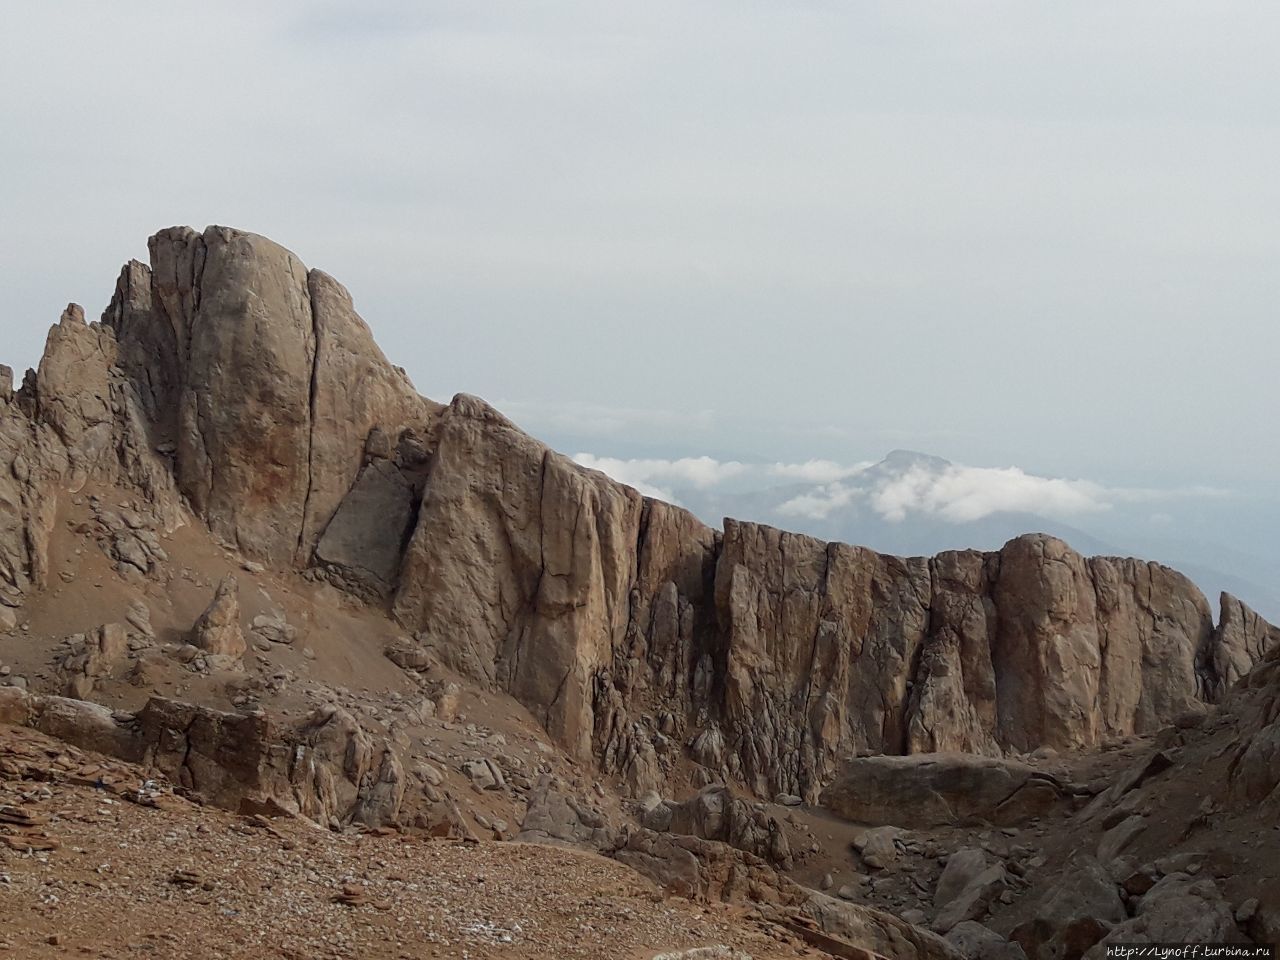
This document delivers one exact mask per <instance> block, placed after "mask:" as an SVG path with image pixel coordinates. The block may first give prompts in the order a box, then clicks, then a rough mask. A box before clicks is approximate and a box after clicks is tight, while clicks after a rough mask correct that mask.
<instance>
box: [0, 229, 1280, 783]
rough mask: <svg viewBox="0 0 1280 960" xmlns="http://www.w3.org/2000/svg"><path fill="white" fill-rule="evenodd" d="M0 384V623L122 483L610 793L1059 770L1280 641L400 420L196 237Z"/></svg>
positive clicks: (1041, 549) (329, 289) (309, 283)
mask: <svg viewBox="0 0 1280 960" xmlns="http://www.w3.org/2000/svg"><path fill="white" fill-rule="evenodd" d="M0 380H2V381H3V382H0V604H5V605H8V606H10V607H13V606H19V605H21V603H22V602H23V599H24V597H25V596H26V595H27V594H28V593H30V592H31V591H33V590H38V589H40V588H41V587H42V586H43V584H44V582H45V578H46V575H47V572H46V552H47V539H48V534H49V530H50V529H51V527H52V524H53V518H54V515H55V510H56V507H57V502H58V497H59V496H60V495H62V494H63V493H65V492H67V491H74V490H77V489H79V488H80V487H81V486H83V485H84V484H85V483H86V482H87V481H88V479H90V478H94V479H97V480H101V481H104V482H108V483H114V484H119V485H122V486H125V487H127V488H129V489H130V490H133V491H136V492H137V493H138V494H139V495H140V498H141V499H142V500H143V501H145V502H146V503H147V504H148V505H149V507H150V509H151V511H152V512H153V513H154V514H155V515H156V518H157V519H159V520H160V521H162V522H163V524H164V525H165V526H166V527H168V528H172V527H173V526H176V525H177V524H179V523H182V522H187V521H188V520H191V519H194V520H196V521H198V522H200V523H203V524H205V525H206V526H207V527H208V529H209V530H210V531H211V532H212V533H213V534H214V535H215V536H216V537H217V538H218V539H220V540H221V541H223V542H224V543H226V544H228V545H229V546H231V547H233V548H235V549H237V550H239V551H240V552H241V553H242V554H243V555H244V556H245V557H247V558H251V559H255V560H258V561H260V562H264V563H267V564H269V565H271V566H273V567H275V568H277V569H281V570H287V569H293V570H311V571H313V573H314V574H315V575H325V576H328V577H329V578H330V579H332V580H333V581H334V582H335V583H337V584H339V585H341V586H343V587H345V588H347V589H349V590H351V591H353V592H354V593H356V594H358V595H359V596H361V597H363V598H365V599H366V600H369V601H370V602H375V603H384V602H385V603H386V604H387V609H388V612H389V613H390V614H391V615H392V616H394V617H395V618H396V619H397V620H398V621H399V622H400V623H401V624H403V626H404V627H405V628H406V629H407V630H410V631H413V632H415V633H417V634H418V635H419V637H420V639H421V640H423V641H424V642H425V643H426V644H429V645H430V646H432V647H434V648H435V649H436V651H437V652H438V653H439V654H440V655H441V656H442V657H443V658H444V659H445V660H446V661H448V662H449V663H450V664H452V665H453V666H455V667H457V668H458V669H460V670H463V671H465V672H466V673H468V674H469V675H471V676H472V677H474V678H475V679H476V680H477V681H478V682H481V683H484V684H490V685H493V686H495V687H498V688H501V689H503V690H506V691H508V692H510V693H511V694H512V695H513V696H515V697H516V698H517V699H519V700H520V701H521V702H522V703H524V704H525V705H527V706H528V707H529V708H530V710H532V711H533V713H534V714H535V715H536V716H537V717H538V718H539V719H540V720H541V722H542V723H543V724H544V725H545V727H546V729H547V730H548V731H549V732H550V733H551V734H552V735H553V736H554V737H556V739H557V740H558V741H559V742H560V743H561V744H562V745H564V746H565V747H566V748H568V749H569V750H571V751H573V752H574V753H576V754H577V755H578V756H580V757H582V758H591V757H594V758H595V759H596V760H597V761H598V762H599V763H600V764H601V766H602V767H603V768H605V769H606V770H608V771H611V772H617V773H620V774H622V775H624V776H625V777H626V779H627V780H628V782H629V783H630V785H631V787H632V789H634V790H635V791H636V793H638V794H639V793H643V792H645V791H647V790H649V789H652V788H655V787H657V786H659V785H660V784H661V783H662V781H663V779H664V776H665V773H666V771H667V770H668V769H669V768H670V767H671V766H672V765H673V764H674V762H675V761H676V759H677V758H678V757H679V756H681V755H682V754H683V753H684V752H685V751H686V750H687V751H688V754H689V756H691V758H692V759H693V760H694V761H695V762H696V763H698V764H700V765H701V766H702V767H704V768H706V770H705V772H704V778H705V779H706V780H708V781H709V780H711V779H714V778H717V777H721V776H727V777H731V778H734V779H736V780H738V781H740V782H742V783H743V784H745V785H747V786H748V787H750V788H751V789H753V790H755V791H756V792H757V793H759V794H761V795H772V794H775V793H790V794H799V795H802V796H804V797H805V798H807V799H811V800H812V799H816V797H817V795H818V793H819V792H820V791H821V789H822V787H823V786H824V785H825V784H827V783H829V782H831V780H832V779H833V778H834V777H835V775H836V772H837V770H838V768H839V766H840V764H841V763H843V762H844V761H845V760H846V759H847V758H848V757H850V756H851V755H854V754H857V753H859V752H873V753H874V752H885V753H891V754H902V753H931V752H938V751H966V752H972V753H977V754H983V755H988V756H999V755H1002V754H1004V753H1006V752H1010V751H1026V750H1030V749H1032V748H1035V747H1038V746H1052V747H1059V748H1073V747H1083V746H1088V745H1091V744H1095V743H1097V742H1099V741H1100V740H1101V739H1103V738H1104V737H1107V736H1110V735H1115V734H1128V733H1133V732H1146V731H1150V730H1153V729H1156V728H1158V727H1160V726H1162V725H1163V724H1165V723H1166V722H1168V721H1169V720H1170V719H1171V718H1173V717H1174V716H1177V715H1178V714H1179V713H1182V712H1184V711H1185V710H1187V709H1188V708H1189V707H1192V706H1194V705H1195V704H1196V703H1197V702H1199V701H1203V700H1208V699H1216V698H1218V697H1220V696H1221V695H1222V694H1223V692H1224V691H1225V689H1226V687H1227V686H1228V685H1230V684H1231V683H1232V682H1234V681H1235V680H1236V679H1237V678H1238V677H1240V676H1241V675H1243V674H1244V673H1245V672H1246V671H1247V670H1248V668H1249V666H1250V665H1251V664H1252V663H1253V662H1254V661H1256V660H1257V659H1259V658H1260V657H1262V656H1263V655H1264V654H1265V653H1266V651H1267V650H1268V649H1272V648H1274V647H1275V646H1276V645H1277V644H1278V643H1280V634H1278V633H1277V631H1276V630H1275V629H1274V628H1272V627H1271V626H1270V625H1268V624H1266V623H1265V621H1262V620H1261V618H1259V617H1257V615H1256V614H1253V613H1252V611H1249V610H1248V608H1246V607H1244V605H1243V604H1241V603H1239V601H1236V600H1234V598H1230V597H1226V596H1224V598H1223V603H1222V609H1223V615H1222V619H1221V623H1220V625H1219V627H1217V628H1216V629H1215V627H1214V625H1213V620H1212V616H1211V613H1210V610H1209V607H1208V604H1207V602H1206V601H1205V599H1204V597H1203V596H1202V595H1201V594H1200V592H1199V590H1197V589H1196V587H1195V586H1194V585H1193V584H1191V583H1190V582H1189V581H1188V580H1187V579H1186V578H1185V577H1183V576H1181V575H1180V574H1178V573H1176V572H1174V571H1172V570H1169V569H1168V568H1166V567H1162V566H1160V565H1158V564H1153V563H1144V562H1141V561H1137V560H1122V559H1115V558H1094V559H1086V558H1084V557H1082V556H1080V555H1079V554H1077V553H1075V552H1074V551H1073V550H1071V549H1070V547H1068V546H1067V545H1066V544H1065V543H1062V542H1061V541H1059V540H1056V539H1054V538H1052V537H1048V536H1044V535H1039V534H1033V535H1028V536H1024V537H1020V538H1018V539H1016V540H1013V541H1011V542H1010V543H1008V544H1007V545H1006V546H1005V547H1004V548H1003V549H1002V550H1000V551H998V552H992V553H979V552H974V551H954V552H948V553H944V554H940V555H939V556H937V557H933V558H908V559H904V558H899V557H891V556H885V555H882V554H878V553H876V552H874V551H872V550H868V549H865V548H861V547H853V546H848V545H845V544H834V543H824V542H821V541H818V540H815V539H813V538H811V537H805V536H800V535H796V534H791V533H786V532H784V531H780V530H776V529H772V528H769V527H764V526H760V525H758V524H750V523H739V522H736V521H732V520H730V521H726V523H725V528H724V530H723V532H720V531H716V530H713V529H711V528H709V527H707V526H705V525H703V524H702V523H700V522H699V521H698V520H697V519H695V518H694V517H693V516H692V515H690V514H689V513H687V512H686V511H683V510H681V509H679V508H676V507H673V506H670V505H668V504H664V503H660V502H657V501H653V500H648V499H646V498H643V497H641V496H640V494H638V493H637V492H636V491H635V490H633V489H631V488H630V487H626V486H624V485H622V484H618V483H615V482H614V481H612V480H610V479H608V478H607V477H605V476H604V475H602V474H600V473H596V472H594V471H589V470H585V469H582V468H580V467H578V466H576V465H574V464H573V463H572V462H570V461H569V460H568V459H566V458H565V457H563V456H560V455H559V454H557V453H555V452H553V451H551V450H549V449H548V448H547V447H545V446H544V445H543V444H541V443H539V442H538V441H536V440H534V439H532V438H531V437H529V436H527V435H526V434H524V433H523V432H521V431H520V430H519V429H518V428H517V427H516V426H515V425H514V424H512V423H511V422H510V421H509V420H507V419H506V418H505V417H503V416H502V415H501V414H500V413H498V412H497V411H495V410H494V409H493V408H491V407H489V406H488V405H487V404H486V403H484V402H483V401H482V400H479V399H476V398H474V397H469V396H465V395H460V396H458V397H456V398H454V400H453V402H452V403H451V404H449V405H448V406H447V407H441V406H440V405H439V404H436V403H434V402H432V401H430V400H426V399H424V398H422V397H420V396H418V395H417V394H416V392H415V391H414V390H413V388H412V386H411V385H410V384H409V382H408V380H407V378H406V377H405V375H404V374H403V372H402V371H400V370H399V369H398V368H396V367H393V366H391V365H390V364H389V363H388V362H387V360H386V359H385V358H384V357H383V355H382V354H381V352H380V351H379V350H378V348H377V346H376V345H375V344H374V342H373V338H372V336H371V334H370V332H369V330H368V327H367V326H366V325H365V324H364V323H363V321H362V320H361V319H360V318H359V316H358V315H357V314H356V313H355V311H354V309H353V307H352V304H351V300H350V297H349V296H348V294H347V293H346V291H345V290H344V289H343V288H342V287H341V286H340V285H339V284H338V283H337V282H336V281H334V280H333V279H332V278H330V277H328V276H327V275H326V274H323V273H321V272H319V271H315V270H310V271H309V270H307V268H306V267H305V266H304V265H303V264H302V263H301V262H300V261H299V260H298V258H297V257H295V256H294V255H293V254H291V253H289V252H288V251H287V250H284V249H283V248H282V247H279V246H277V245H276V244H274V243H272V242H271V241H269V240H266V239H264V238H262V237H257V236H254V235H252V234H247V233H242V232H240V231H236V230H231V229H228V228H224V227H210V228H208V229H207V230H205V231H204V232H203V233H197V232H195V231H193V230H190V229H188V228H172V229H168V230H164V231H161V232H160V233H158V234H157V235H156V236H155V237H153V238H152V239H151V242H150V263H149V265H148V264H142V263H139V262H136V261H134V262H131V263H129V264H127V265H126V266H125V267H124V269H123V270H122V272H121V274H120V278H119V280H118V282H117V285H116V291H115V295H114V297H113V298H112V300H111V304H110V306H109V307H108V308H107V310H106V312H105V313H104V315H103V322H102V324H93V325H89V324H86V323H85V322H84V319H83V314H82V312H81V311H79V309H78V308H69V310H68V311H67V313H66V314H64V316H63V319H62V321H61V323H59V325H58V326H57V327H55V328H54V330H53V332H51V334H50V337H49V342H48V346H47V348H46V353H45V357H44V359H43V360H42V362H41V364H40V369H39V372H38V374H28V376H27V378H26V380H25V381H24V385H23V386H22V388H21V389H19V390H17V391H16V392H15V391H13V390H12V388H11V386H10V383H11V377H3V378H0ZM352 642H359V640H358V638H353V640H352Z"/></svg>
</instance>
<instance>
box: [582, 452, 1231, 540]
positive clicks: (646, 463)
mask: <svg viewBox="0 0 1280 960" xmlns="http://www.w3.org/2000/svg"><path fill="white" fill-rule="evenodd" d="M574 460H575V461H576V462H577V463H579V464H581V465H583V466H586V467H591V468H593V469H596V470H600V471H602V472H604V473H606V474H608V475H609V476H611V477H613V478H614V479H615V480H619V481H621V482H623V483H626V484H630V485H631V486H633V487H635V488H636V489H637V490H639V491H640V492H641V493H644V494H646V495H647V496H654V497H659V498H661V499H664V500H668V501H671V502H673V503H678V502H679V497H680V495H681V492H682V491H697V492H699V493H708V492H713V491H717V490H724V489H725V487H726V485H727V484H729V483H730V482H732V484H733V486H734V487H735V488H736V489H738V490H744V489H749V490H754V491H768V490H770V489H778V491H779V497H780V499H779V502H778V504H777V505H776V507H775V509H776V511H777V512H778V513H779V514H781V515H783V516H792V517H802V518H809V519H814V520H824V519H827V518H829V517H832V516H833V515H836V514H839V513H840V512H841V511H845V510H862V509H866V510H870V511H871V512H873V513H874V514H875V515H877V516H878V517H880V518H881V519H882V520H885V521H888V522H890V523H900V522H902V521H904V520H906V519H907V518H908V517H909V516H913V515H918V516H924V517H931V518H935V519H938V520H941V521H944V522H947V523H953V524H962V523H972V522H974V521H977V520H982V519H983V518H985V517H989V516H991V515H993V514H997V513H1033V514H1039V515H1042V516H1045V517H1052V518H1055V519H1070V518H1075V517H1080V516H1083V515H1086V514H1093V513H1100V512H1104V511H1107V510H1110V509H1112V508H1113V507H1115V506H1116V505H1119V504H1132V503H1143V502H1153V503H1154V502H1160V501H1167V500H1171V499H1180V498H1195V497H1221V496H1226V495H1227V491H1224V490H1219V489H1216V488H1210V487H1185V488H1176V489H1163V490H1162V489H1147V488H1134V487H1110V486H1107V485H1105V484H1102V483H1098V482H1096V481H1093V480H1087V479H1066V478H1060V477H1044V476H1037V475H1035V474H1032V473H1028V472H1026V471H1025V470H1023V469H1021V468H1019V467H972V466H966V465H963V464H957V463H948V462H946V461H943V460H928V461H926V462H923V463H921V462H915V463H911V464H909V465H906V466H902V465H895V464H893V463H892V462H891V461H883V462H881V463H879V464H874V463H856V464H848V465H846V464H840V463H837V462H835V461H831V460H807V461H804V462H800V463H781V462H779V463H742V462H740V461H737V460H731V461H720V460H716V459H714V458H712V457H707V456H702V457H685V458H682V459H678V460H663V459H630V460H628V459H620V458H615V457H599V456H596V455H594V454H590V453H579V454H577V455H576V456H575V457H574ZM797 484H809V485H810V487H809V488H808V489H805V490H803V491H802V492H799V493H797V492H796V491H795V487H796V485H797Z"/></svg>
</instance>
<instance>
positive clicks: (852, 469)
mask: <svg viewBox="0 0 1280 960" xmlns="http://www.w3.org/2000/svg"><path fill="white" fill-rule="evenodd" d="M869 466H871V462H870V461H868V462H865V463H855V464H854V465H853V466H848V465H846V464H842V463H836V462H835V461H834V460H806V461H805V462H804V463H774V464H771V465H770V466H769V473H770V474H771V475H773V476H775V477H783V478H785V479H788V480H802V481H806V482H808V483H834V482H835V481H837V480H843V479H845V478H846V477H851V476H854V475H855V474H858V473H861V472H862V471H863V470H865V469H867V467H869Z"/></svg>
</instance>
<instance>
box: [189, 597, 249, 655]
mask: <svg viewBox="0 0 1280 960" xmlns="http://www.w3.org/2000/svg"><path fill="white" fill-rule="evenodd" d="M191 645H192V646H194V647H198V648H199V649H201V650H203V651H205V653H208V654H210V655H211V656H216V657H222V658H225V659H226V660H228V661H234V660H239V659H240V658H241V657H243V656H244V653H245V650H246V649H247V645H246V644H245V639H244V634H243V633H242V632H241V630H240V586H239V584H238V583H237V582H236V578H235V577H231V576H227V577H223V578H222V582H221V583H219V584H218V589H217V591H216V592H215V593H214V595H213V600H212V601H211V602H210V604H209V606H208V607H206V608H205V611H204V613H202V614H200V617H199V619H197V620H196V622H195V626H194V627H192V629H191Z"/></svg>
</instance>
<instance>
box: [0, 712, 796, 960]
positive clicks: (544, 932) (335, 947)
mask: <svg viewBox="0 0 1280 960" xmlns="http://www.w3.org/2000/svg"><path fill="white" fill-rule="evenodd" d="M0 772H2V774H3V776H0V837H2V838H3V842H2V843H0V896H2V898H3V900H2V902H3V904H4V916H5V923H4V926H3V928H0V950H3V951H7V952H8V953H9V955H12V956H21V957H46V956H47V957H64V956H91V957H103V958H107V957H137V956H164V957H208V958H232V957H241V958H258V957H291V958H304V957H305V958H311V957H388V958H392V957H397V958H419V957H470V958H475V960H480V958H498V957H502V958H547V957H590V958H595V957H601V956H610V957H618V958H626V960H632V958H635V960H640V958H643V960H650V958H652V957H654V956H655V955H657V954H661V953H665V952H677V951H682V950H688V949H690V948H694V947H717V946H719V947H726V948H731V950H736V951H739V952H740V953H746V954H749V955H750V956H752V957H756V958H775V957H776V958H782V957H792V958H794V957H804V956H818V955H819V954H817V953H816V952H813V951H811V950H809V949H808V948H806V947H805V946H803V945H802V944H800V943H798V942H793V941H794V938H793V937H791V936H790V935H788V934H786V933H785V932H784V931H782V930H780V929H778V928H776V927H771V926H770V925H768V924H765V923H764V922H762V921H755V922H753V921H752V920H751V919H750V917H749V916H748V915H747V911H745V910H743V909H742V908H739V907H733V906H728V905H723V904H715V905H707V904H695V903H692V902H689V901H687V900H682V899H679V898H668V897H665V896H664V895H663V894H662V893H661V891H659V890H658V888H657V887H655V886H654V885H653V884H652V883H649V882H648V881H645V880H644V879H642V878H641V877H639V876H637V875H636V874H634V873H632V872H631V871H630V870H627V869H626V868H624V867H622V866H621V865H619V864H618V863H615V862H613V861H611V860H608V859H605V858H603V857H599V856H595V855H592V854H588V853H580V852H574V851H569V850H563V849H555V848H548V847H542V846H532V845H528V844H518V843H497V842H493V841H485V842H477V843H471V842H462V841H456V840H448V839H431V838H428V837H426V836H424V835H422V834H402V833H399V832H397V831H395V830H385V831H370V832H363V833H355V832H353V833H345V834H334V833H331V832H329V831H326V830H317V829H316V828H314V827H308V826H306V825H304V824H303V823H302V822H300V821H298V820H296V819H288V818H286V819H275V820H268V819H266V818H262V817H238V816H234V815H231V814H228V813H225V812H223V811H220V810H216V809H212V808H209V807H204V806H200V805H197V804H194V803H191V802H190V801H187V800H185V799H182V798H180V797H175V796H173V794H172V793H171V792H170V791H169V789H168V788H167V785H165V784H162V783H157V782H155V781H152V780H150V779H149V778H148V775H147V772H146V771H144V770H142V769H139V768H137V767H134V766H132V765H130V764H125V763H121V762H119V761H112V760H110V759H108V758H103V757H100V756H96V755H93V754H88V753H84V752H82V751H79V750H76V749H75V748H68V747H67V746H66V744H64V743H61V742H59V741H55V740H52V739H50V738H47V737H44V736H41V735H39V734H35V733H33V732H32V731H29V730H23V729H20V728H12V727H0ZM99 780H101V781H102V785H101V786H95V784H96V783H97V782H98V781H99ZM140 791H141V793H140ZM705 955H706V956H708V957H711V956H732V955H733V954H732V953H731V952H730V951H729V950H726V951H723V952H719V953H707V954H705Z"/></svg>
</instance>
